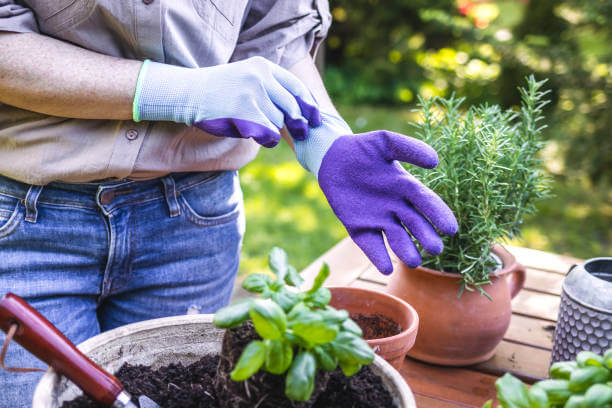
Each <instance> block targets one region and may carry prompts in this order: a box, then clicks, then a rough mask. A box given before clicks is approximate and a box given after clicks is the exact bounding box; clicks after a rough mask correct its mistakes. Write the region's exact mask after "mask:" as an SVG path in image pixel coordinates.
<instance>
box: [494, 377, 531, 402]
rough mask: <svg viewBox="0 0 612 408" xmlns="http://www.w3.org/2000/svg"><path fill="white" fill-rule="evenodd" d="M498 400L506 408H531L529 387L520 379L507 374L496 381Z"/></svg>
mask: <svg viewBox="0 0 612 408" xmlns="http://www.w3.org/2000/svg"><path fill="white" fill-rule="evenodd" d="M495 387H496V388H497V399H499V402H500V403H501V405H502V407H504V408H529V397H528V395H527V387H526V386H525V384H523V383H522V382H521V381H520V380H519V379H518V378H516V377H514V376H513V375H511V374H509V373H506V374H504V376H503V377H501V378H500V379H498V380H497V381H495Z"/></svg>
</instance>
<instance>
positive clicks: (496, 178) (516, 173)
mask: <svg viewBox="0 0 612 408" xmlns="http://www.w3.org/2000/svg"><path fill="white" fill-rule="evenodd" d="M526 81H527V86H526V88H519V92H520V93H521V97H522V103H521V109H520V111H514V110H502V109H501V108H500V107H499V106H498V105H493V106H490V105H480V106H472V107H469V108H468V109H467V111H462V110H461V104H462V102H463V100H464V99H463V98H456V97H455V96H454V95H453V96H451V97H450V98H448V99H444V98H434V99H429V100H424V99H420V100H419V106H420V109H419V111H420V112H421V114H422V119H423V120H422V122H420V123H416V124H415V126H416V130H417V137H419V138H420V139H422V140H424V141H425V142H427V143H429V144H430V145H431V146H432V147H433V148H434V149H435V150H436V151H437V152H438V155H439V158H440V163H439V164H438V166H437V167H436V168H435V169H432V170H423V169H419V168H416V167H415V168H410V171H411V172H412V173H413V174H414V175H416V176H417V177H419V178H420V179H421V180H422V181H423V182H424V183H425V184H426V185H427V186H428V187H430V188H431V189H433V190H434V191H435V192H436V193H437V194H438V195H440V197H442V199H443V200H444V201H445V202H446V203H447V204H448V205H449V206H450V207H451V209H452V210H453V212H454V213H455V216H456V217H457V221H458V223H459V231H458V232H457V234H455V235H453V236H444V237H443V241H444V251H443V252H442V254H440V255H439V256H436V257H431V256H429V257H428V256H427V255H426V254H423V265H424V266H427V267H431V268H433V269H438V270H442V271H445V272H451V273H457V274H460V276H461V289H460V292H459V294H460V295H461V293H463V290H474V288H476V289H478V290H480V291H481V292H482V293H483V294H485V295H486V292H485V291H484V289H483V288H482V285H484V284H486V283H489V282H490V280H489V274H490V272H492V271H493V270H494V268H495V267H496V266H497V265H496V262H495V260H494V259H493V258H492V257H491V253H490V247H491V244H492V243H494V242H496V241H503V240H505V239H509V238H512V237H514V236H517V235H518V234H519V228H520V226H521V223H522V220H523V216H524V215H525V214H529V213H533V212H534V211H535V205H534V203H535V202H537V201H538V200H541V199H543V198H546V197H548V196H549V194H550V188H549V183H550V179H549V177H548V176H547V175H545V173H544V172H543V170H542V169H541V160H540V159H538V158H537V157H536V153H537V152H538V151H539V150H540V149H541V148H542V147H543V145H544V142H543V140H542V130H543V129H544V128H545V127H546V126H545V125H543V124H542V123H541V122H542V120H543V116H542V109H543V107H544V106H545V105H546V104H547V103H548V102H549V101H548V100H547V99H546V95H547V94H548V91H543V90H542V86H543V85H544V83H545V82H546V81H545V80H544V81H540V82H537V81H536V80H535V79H534V78H533V76H530V77H529V78H527V79H526ZM487 296H488V295H487Z"/></svg>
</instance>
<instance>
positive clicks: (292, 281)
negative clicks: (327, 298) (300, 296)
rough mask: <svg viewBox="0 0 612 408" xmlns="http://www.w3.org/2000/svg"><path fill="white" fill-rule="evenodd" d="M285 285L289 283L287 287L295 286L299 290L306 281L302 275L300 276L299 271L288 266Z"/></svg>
mask: <svg viewBox="0 0 612 408" xmlns="http://www.w3.org/2000/svg"><path fill="white" fill-rule="evenodd" d="M285 283H287V285H290V286H295V287H296V288H299V287H300V286H302V283H304V279H302V275H300V274H299V272H298V271H297V269H295V268H294V267H293V266H291V265H288V266H287V276H286V277H285Z"/></svg>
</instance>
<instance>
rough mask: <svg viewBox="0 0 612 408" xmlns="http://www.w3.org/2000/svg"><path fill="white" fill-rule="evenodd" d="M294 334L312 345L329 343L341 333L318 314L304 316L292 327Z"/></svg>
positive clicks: (335, 326)
mask: <svg viewBox="0 0 612 408" xmlns="http://www.w3.org/2000/svg"><path fill="white" fill-rule="evenodd" d="M291 329H292V330H293V333H294V334H296V335H298V336H300V337H301V338H303V339H304V340H306V341H307V342H309V343H311V344H323V343H329V342H330V341H332V340H333V339H335V338H336V336H337V335H338V332H339V331H340V330H339V328H338V326H337V325H335V324H329V323H327V322H325V321H324V320H323V318H322V317H321V316H320V315H318V314H316V313H312V312H311V313H310V314H304V315H302V317H301V318H300V320H298V321H297V322H295V323H294V324H293V326H292V327H291Z"/></svg>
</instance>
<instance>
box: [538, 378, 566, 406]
mask: <svg viewBox="0 0 612 408" xmlns="http://www.w3.org/2000/svg"><path fill="white" fill-rule="evenodd" d="M537 386H538V387H540V388H542V389H543V390H544V391H546V395H547V396H548V402H549V403H550V405H552V406H555V405H563V404H565V402H566V401H567V399H568V398H569V397H570V396H571V395H572V392H571V391H570V390H569V381H567V380H544V381H539V382H538V383H537Z"/></svg>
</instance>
